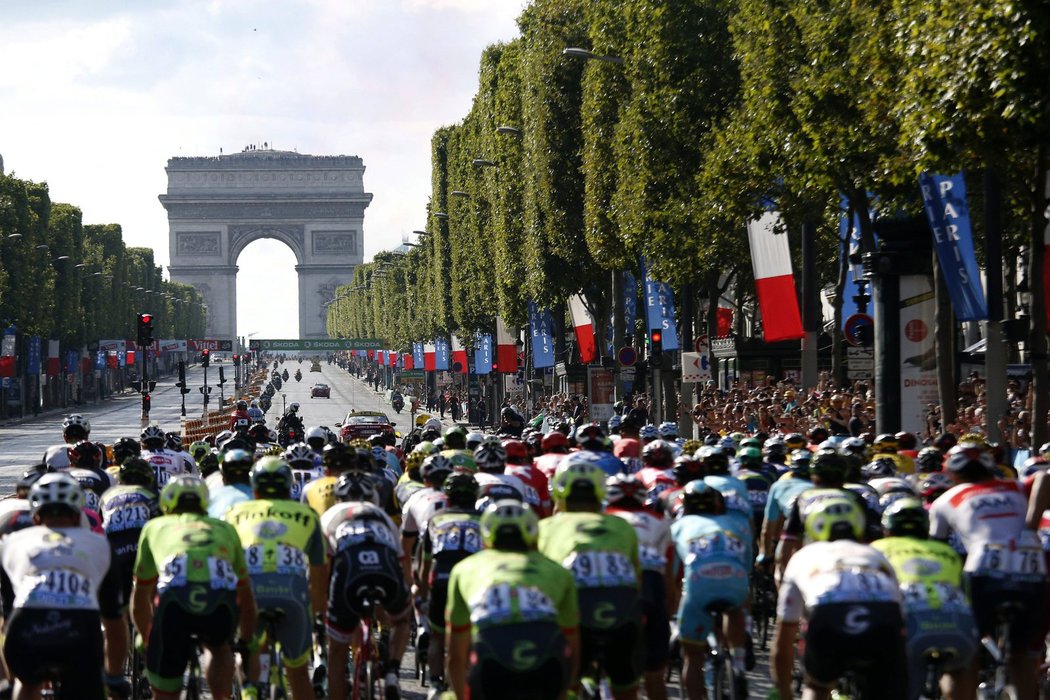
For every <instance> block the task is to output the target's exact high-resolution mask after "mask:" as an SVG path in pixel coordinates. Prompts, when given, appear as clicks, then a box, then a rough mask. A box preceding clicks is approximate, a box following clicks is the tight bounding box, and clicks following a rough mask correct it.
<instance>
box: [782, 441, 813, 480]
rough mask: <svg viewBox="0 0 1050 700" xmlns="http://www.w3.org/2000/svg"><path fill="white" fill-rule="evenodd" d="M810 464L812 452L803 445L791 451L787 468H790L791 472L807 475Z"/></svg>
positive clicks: (811, 462)
mask: <svg viewBox="0 0 1050 700" xmlns="http://www.w3.org/2000/svg"><path fill="white" fill-rule="evenodd" d="M811 464H813V453H812V452H810V451H809V450H807V449H806V448H804V447H803V448H802V449H800V450H795V451H794V452H792V453H791V461H790V462H789V463H788V468H789V469H791V473H792V474H796V475H798V476H809V467H810V465H811Z"/></svg>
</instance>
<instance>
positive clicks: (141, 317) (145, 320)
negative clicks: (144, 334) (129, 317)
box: [139, 314, 153, 325]
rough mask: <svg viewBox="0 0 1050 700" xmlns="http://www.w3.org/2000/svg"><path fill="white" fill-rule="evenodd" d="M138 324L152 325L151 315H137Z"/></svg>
mask: <svg viewBox="0 0 1050 700" xmlns="http://www.w3.org/2000/svg"><path fill="white" fill-rule="evenodd" d="M139 323H142V324H143V325H145V324H149V323H153V314H139Z"/></svg>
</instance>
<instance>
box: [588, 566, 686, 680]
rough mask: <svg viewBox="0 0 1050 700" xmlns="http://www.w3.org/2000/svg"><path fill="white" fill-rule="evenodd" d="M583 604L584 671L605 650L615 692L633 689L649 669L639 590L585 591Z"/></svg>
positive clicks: (592, 589) (605, 660)
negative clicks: (646, 662) (645, 669)
mask: <svg viewBox="0 0 1050 700" xmlns="http://www.w3.org/2000/svg"><path fill="white" fill-rule="evenodd" d="M579 602H580V668H584V669H586V668H590V667H591V665H592V664H593V663H594V662H595V661H596V660H597V658H598V654H599V651H601V652H602V656H603V658H604V667H605V673H606V675H607V676H608V677H609V684H610V685H611V686H612V687H613V688H614V689H615V690H627V689H630V688H633V687H634V686H636V685H637V684H638V681H639V680H641V677H642V670H643V669H644V667H645V648H644V647H643V643H644V641H645V640H644V638H643V633H644V631H645V630H643V629H642V613H641V598H640V596H639V595H638V591H637V590H636V589H634V588H629V587H626V586H619V587H608V588H581V589H579ZM665 646H666V645H665Z"/></svg>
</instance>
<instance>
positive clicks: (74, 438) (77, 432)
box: [42, 413, 91, 470]
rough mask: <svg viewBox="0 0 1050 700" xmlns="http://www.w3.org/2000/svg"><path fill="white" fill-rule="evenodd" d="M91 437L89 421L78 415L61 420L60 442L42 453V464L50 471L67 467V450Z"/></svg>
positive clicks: (74, 414)
mask: <svg viewBox="0 0 1050 700" xmlns="http://www.w3.org/2000/svg"><path fill="white" fill-rule="evenodd" d="M89 435H91V421H89V420H88V419H87V418H85V417H84V416H82V415H80V414H79V413H73V414H71V415H68V416H66V417H65V418H63V419H62V440H63V442H62V443H61V444H59V445H52V446H51V447H49V448H47V450H46V451H45V452H44V458H43V460H42V461H43V463H44V464H46V465H48V466H49V467H51V468H52V470H60V469H67V468H68V467H69V453H68V449H69V447H70V446H71V445H75V444H77V443H78V442H80V441H82V440H87V439H88V436H89Z"/></svg>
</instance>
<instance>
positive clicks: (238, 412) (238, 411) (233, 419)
mask: <svg viewBox="0 0 1050 700" xmlns="http://www.w3.org/2000/svg"><path fill="white" fill-rule="evenodd" d="M241 418H243V419H245V420H247V421H249V422H250V421H251V419H252V417H251V415H249V414H248V402H247V401H244V400H241V401H238V402H237V403H236V404H234V409H233V413H231V414H230V430H233V428H234V426H236V425H237V421H238V420H239V419H241Z"/></svg>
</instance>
